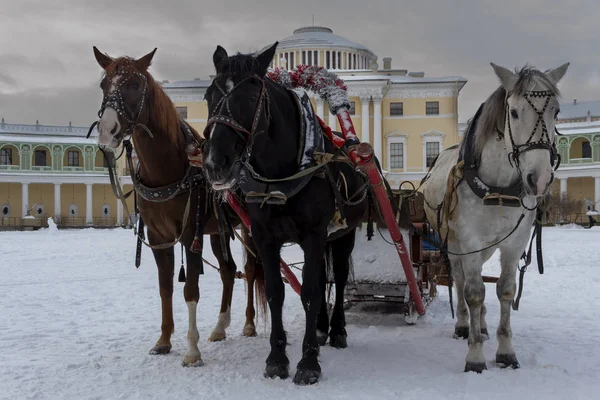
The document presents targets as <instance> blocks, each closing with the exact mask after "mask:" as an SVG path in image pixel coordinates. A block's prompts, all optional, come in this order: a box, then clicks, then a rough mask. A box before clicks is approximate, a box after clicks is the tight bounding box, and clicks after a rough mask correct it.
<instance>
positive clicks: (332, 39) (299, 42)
mask: <svg viewBox="0 0 600 400" xmlns="http://www.w3.org/2000/svg"><path fill="white" fill-rule="evenodd" d="M298 47H317V48H318V47H344V48H351V49H356V50H362V51H368V52H369V53H371V54H374V53H373V52H372V51H371V50H369V49H368V48H366V47H365V46H363V45H362V44H360V43H355V42H352V41H350V40H348V39H346V38H343V37H341V36H338V35H336V34H334V33H333V31H332V30H331V29H329V28H326V27H323V26H308V27H304V28H299V29H296V30H295V31H294V34H293V35H291V36H288V37H286V38H284V39H282V40H280V41H279V44H278V45H277V49H278V50H281V49H289V48H298Z"/></svg>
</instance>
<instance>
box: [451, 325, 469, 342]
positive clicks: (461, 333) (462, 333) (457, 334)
mask: <svg viewBox="0 0 600 400" xmlns="http://www.w3.org/2000/svg"><path fill="white" fill-rule="evenodd" d="M452 337H453V338H454V339H468V338H469V327H468V326H457V327H456V328H454V335H452Z"/></svg>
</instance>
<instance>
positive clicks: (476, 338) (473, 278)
mask: <svg viewBox="0 0 600 400" xmlns="http://www.w3.org/2000/svg"><path fill="white" fill-rule="evenodd" d="M463 257H464V258H463V259H462V270H463V273H464V280H465V287H464V295H465V301H466V302H467V305H468V306H469V315H470V317H471V321H470V322H471V324H470V329H469V339H468V343H469V351H468V353H467V358H466V365H465V372H468V371H475V372H478V373H481V372H482V371H483V370H484V369H487V367H486V365H485V356H484V354H483V335H482V334H481V306H482V305H483V302H484V301H485V285H484V284H483V278H482V277H481V268H482V264H483V262H482V260H481V253H478V254H475V255H468V256H463ZM451 261H452V260H451ZM455 264H456V263H454V264H453V265H455Z"/></svg>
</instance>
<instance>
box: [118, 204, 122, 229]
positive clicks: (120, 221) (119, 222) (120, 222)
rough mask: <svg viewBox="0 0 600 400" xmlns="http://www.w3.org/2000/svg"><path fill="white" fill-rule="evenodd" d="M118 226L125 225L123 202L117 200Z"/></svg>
mask: <svg viewBox="0 0 600 400" xmlns="http://www.w3.org/2000/svg"><path fill="white" fill-rule="evenodd" d="M117 225H118V226H121V225H123V202H122V201H121V200H119V199H117Z"/></svg>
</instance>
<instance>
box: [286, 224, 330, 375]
mask: <svg viewBox="0 0 600 400" xmlns="http://www.w3.org/2000/svg"><path fill="white" fill-rule="evenodd" d="M325 240H326V237H324V235H320V234H318V233H313V234H312V235H309V236H308V237H306V239H304V240H302V241H301V242H300V243H299V244H300V247H302V250H304V267H303V268H302V289H301V292H300V297H301V298H302V305H303V306H304V312H305V314H306V327H305V332H304V340H303V342H302V359H301V360H300V362H299V363H298V366H297V369H296V375H295V376H294V383H296V384H301V385H307V384H313V383H317V382H318V381H319V378H320V377H321V366H320V365H319V360H318V356H319V341H318V340H317V316H318V314H319V310H320V309H321V301H322V297H323V292H322V287H321V284H320V280H321V275H322V273H321V271H320V269H321V268H323V266H324V265H323V255H324V254H325Z"/></svg>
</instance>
